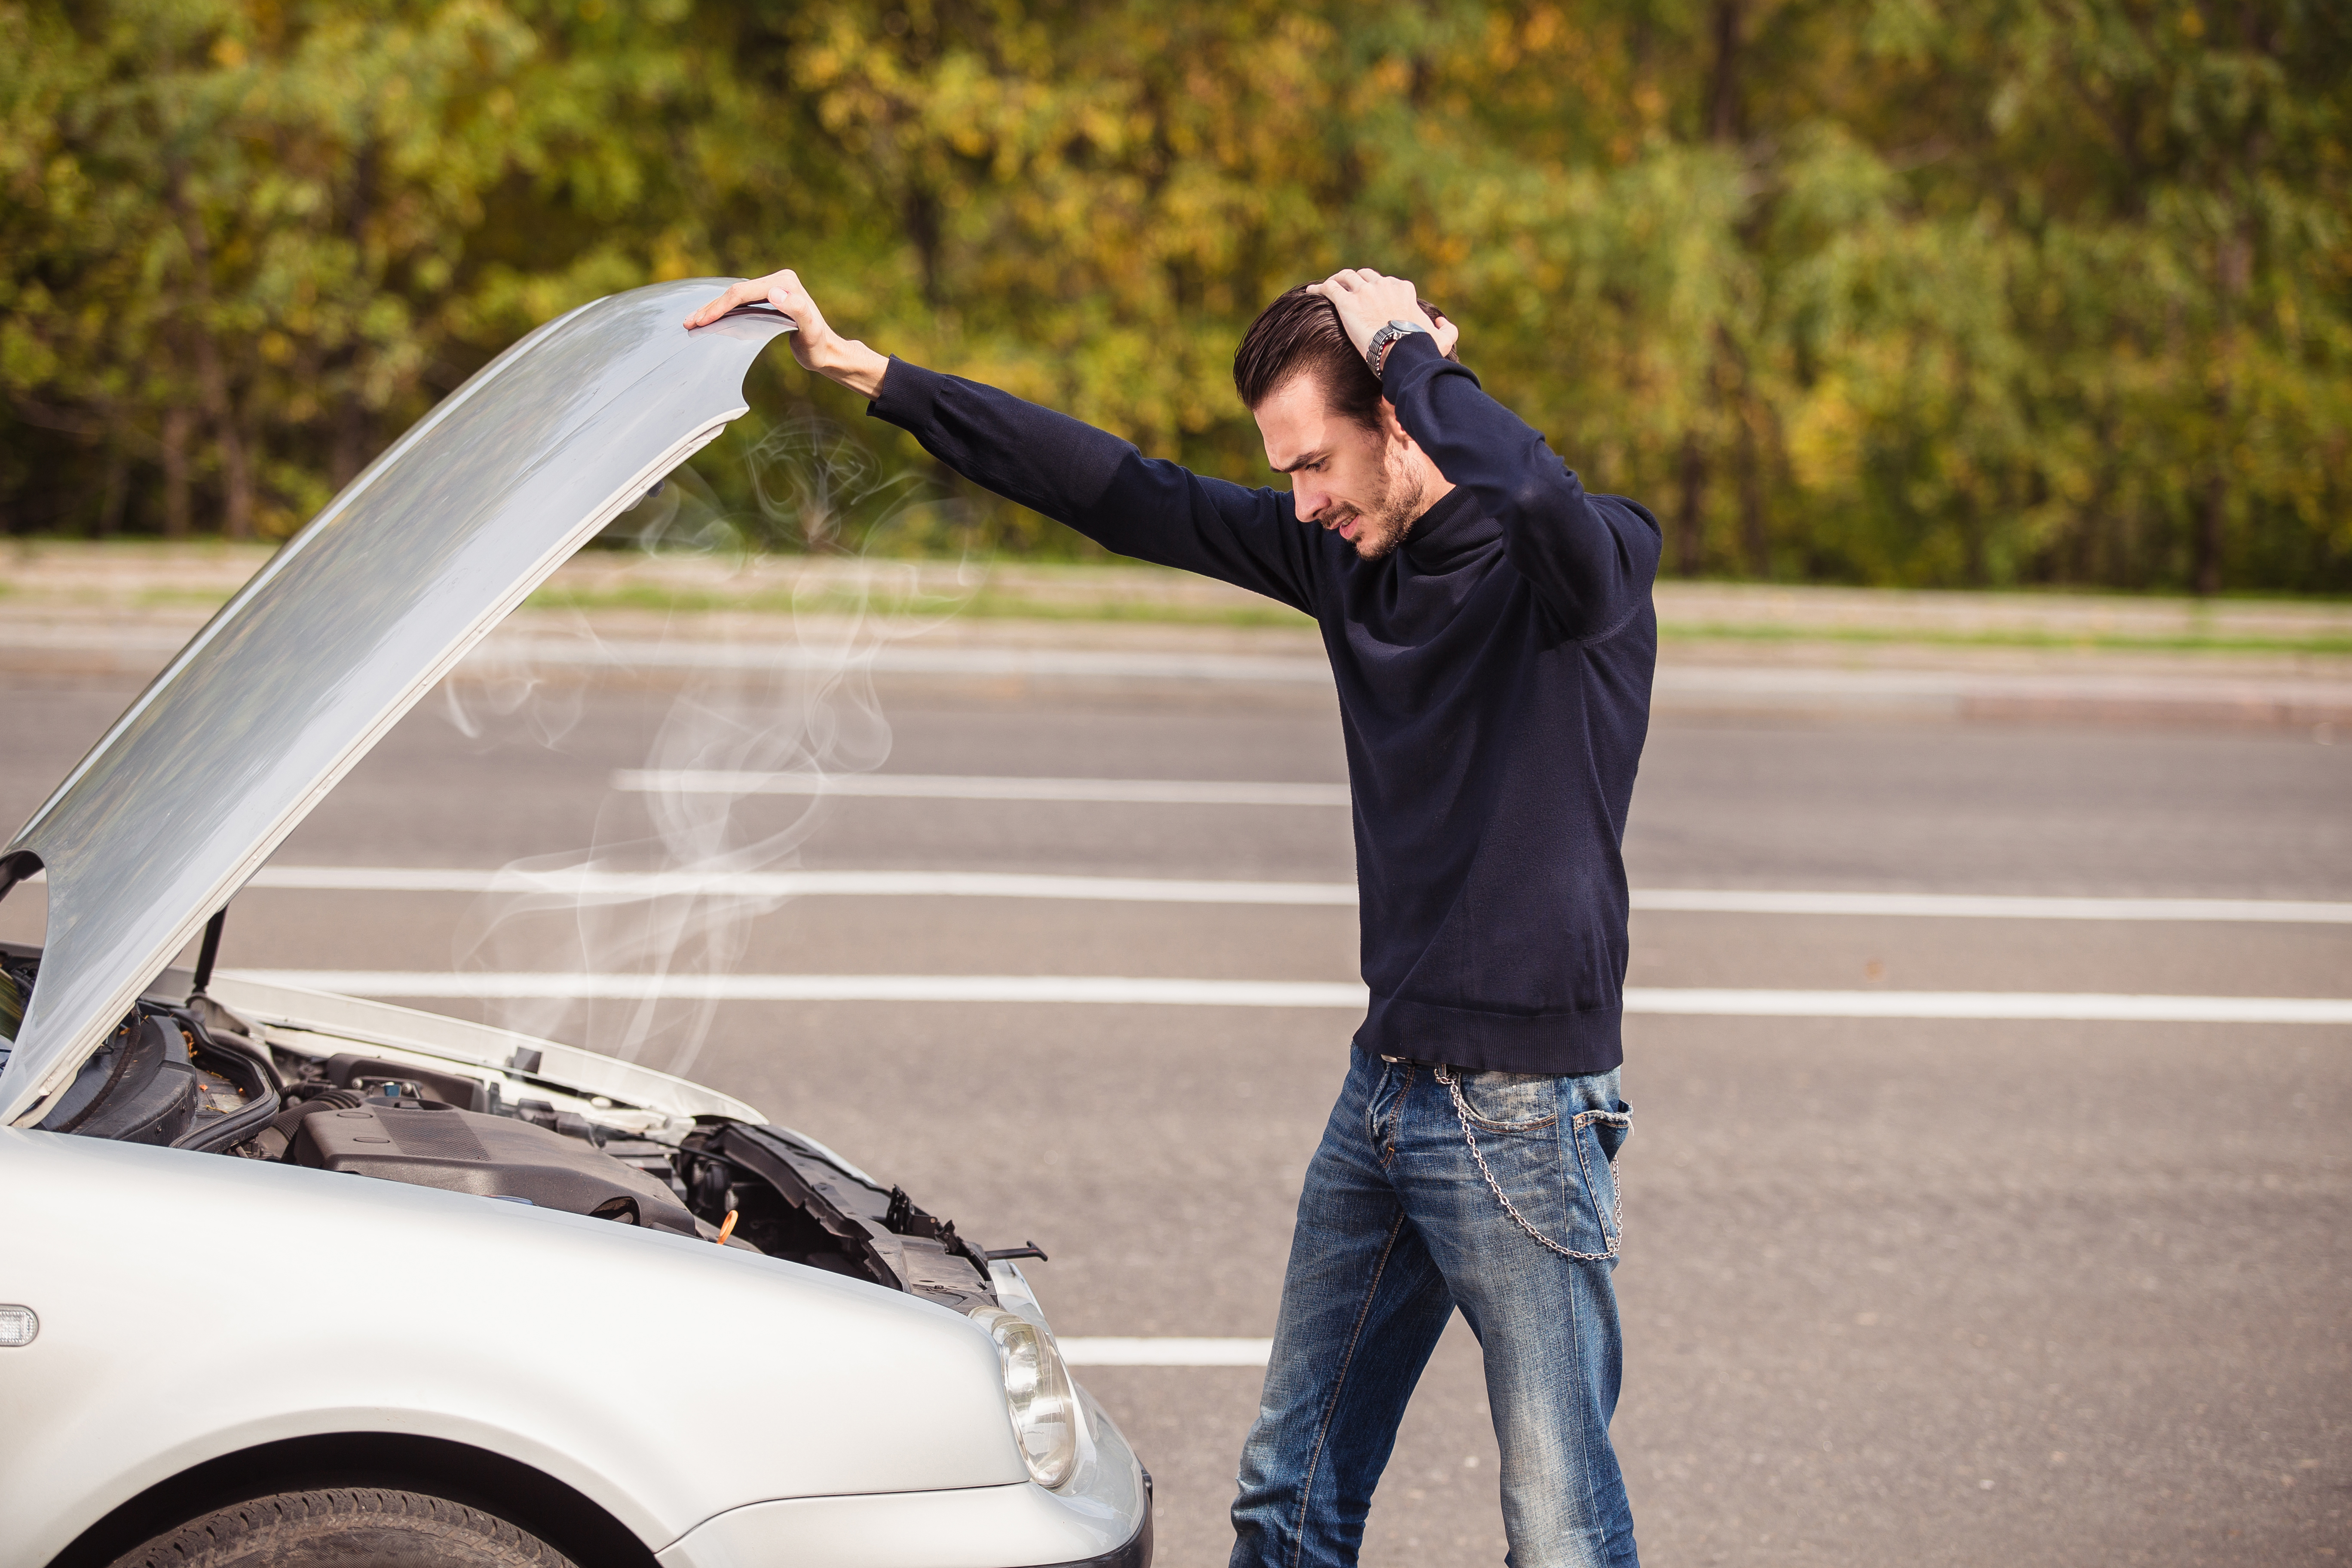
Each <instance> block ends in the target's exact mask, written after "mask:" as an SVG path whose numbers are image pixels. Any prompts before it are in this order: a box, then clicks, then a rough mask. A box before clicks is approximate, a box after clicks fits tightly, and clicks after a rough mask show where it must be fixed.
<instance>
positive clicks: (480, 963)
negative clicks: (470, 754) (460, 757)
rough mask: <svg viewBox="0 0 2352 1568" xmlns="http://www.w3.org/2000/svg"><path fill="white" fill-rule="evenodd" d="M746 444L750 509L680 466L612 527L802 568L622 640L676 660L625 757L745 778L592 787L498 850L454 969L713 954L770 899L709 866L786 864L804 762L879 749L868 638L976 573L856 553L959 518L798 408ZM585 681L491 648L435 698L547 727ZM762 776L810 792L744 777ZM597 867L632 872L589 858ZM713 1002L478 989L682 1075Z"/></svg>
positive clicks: (489, 725)
mask: <svg viewBox="0 0 2352 1568" xmlns="http://www.w3.org/2000/svg"><path fill="white" fill-rule="evenodd" d="M744 461H745V467H746V469H747V470H748V472H747V478H748V479H749V480H750V489H751V495H752V496H753V498H754V505H753V507H752V508H751V509H750V510H740V509H739V510H729V509H727V508H725V507H723V506H722V505H721V504H720V503H719V500H718V499H717V497H716V496H715V495H714V494H713V492H712V491H711V489H710V488H709V486H708V485H707V484H705V483H703V482H702V480H701V479H698V477H696V476H694V475H692V474H690V473H688V472H686V471H684V470H681V471H680V472H678V473H676V474H673V475H671V476H670V477H669V479H668V480H667V482H666V483H665V484H664V485H662V486H661V487H659V489H657V490H656V492H654V493H652V494H650V495H648V496H647V497H646V500H644V501H642V502H641V503H640V504H639V505H638V506H637V507H636V508H635V509H633V510H631V511H630V512H628V513H625V514H624V516H623V517H622V519H621V520H620V521H619V522H618V523H617V524H616V525H615V531H617V532H620V533H622V534H624V535H625V537H626V538H627V539H628V540H629V541H630V542H631V543H632V544H633V545H634V546H635V548H636V549H639V550H641V551H645V552H649V553H651V554H653V555H656V556H658V557H663V558H667V559H677V558H678V557H681V556H691V557H696V558H698V559H700V560H701V561H702V562H703V563H705V565H706V566H707V567H709V569H710V570H712V571H715V572H717V573H719V574H729V573H734V572H743V571H749V570H751V569H753V568H754V567H755V566H757V565H759V564H760V563H762V561H763V560H766V559H767V558H769V557H772V556H776V555H780V554H782V553H784V552H791V553H793V554H796V555H802V556H803V557H805V558H808V559H807V560H806V564H807V565H808V566H810V567H812V568H817V567H821V569H811V570H802V571H799V572H796V573H793V574H791V576H790V582H791V584H792V586H791V591H790V603H789V605H788V606H782V607H777V608H776V609H775V611H774V613H772V614H768V615H763V616H757V617H752V616H733V615H725V616H681V615H678V614H676V613H673V614H671V615H670V616H668V618H667V624H666V629H665V632H664V635H663V637H662V639H661V643H660V647H659V649H658V656H657V657H656V658H645V657H644V655H643V654H636V655H635V658H638V659H641V660H642V661H643V663H645V664H646V665H659V666H661V667H663V668H666V669H667V668H674V667H676V666H677V665H680V664H684V665H685V666H686V667H687V669H688V673H687V674H686V676H685V677H684V679H683V683H682V687H681V689H678V691H677V696H676V697H675V699H674V700H672V701H671V702H670V704H669V706H668V708H667V711H666V713H665V714H664V715H663V717H662V719H661V721H660V722H659V725H658V727H657V728H656V732H655V735H654V738H653V742H652V744H651V746H650V747H649V748H648V750H647V752H646V758H645V761H644V763H643V767H644V769H645V770H646V771H647V772H649V773H653V774H654V775H655V776H656V777H660V776H671V777H675V776H677V774H678V773H683V772H688V771H692V772H698V773H710V772H718V773H732V774H738V775H740V776H741V777H742V778H743V779H744V781H745V788H744V789H742V790H741V791H740V792H737V793H731V794H730V793H714V792H709V791H706V790H700V789H698V790H697V791H695V792H692V793H688V792H685V791H678V790H671V791H659V792H656V793H651V794H633V795H627V796H620V795H608V796H607V797H606V799H605V802H604V805H603V807H602V809H601V810H600V812H599V814H598V818H597V823H596V827H595V831H594V833H593V837H592V839H591V842H590V843H589V844H587V845H586V846H584V847H581V848H579V849H576V850H572V851H567V852H564V853H561V854H555V855H546V856H539V857H534V858H527V859H523V860H518V861H514V862H511V863H509V865H508V866H507V867H506V868H504V869H505V871H506V873H507V875H506V876H504V877H502V878H501V879H500V880H501V881H502V882H504V883H509V884H513V890H510V891H499V892H493V893H489V894H486V895H484V896H483V897H482V898H481V899H480V900H478V901H477V903H476V904H475V905H474V907H473V908H472V909H471V910H469V911H468V913H467V916H466V918H465V919H464V920H463V921H461V923H460V926H459V929H458V931H457V937H456V943H455V945H456V952H455V957H456V961H457V963H456V966H457V969H458V970H460V971H468V970H471V971H490V972H512V971H532V972H549V971H552V972H558V973H594V974H610V973H645V974H652V975H659V976H677V977H683V976H698V975H716V974H725V973H732V972H733V971H734V970H735V969H736V968H737V967H738V965H739V963H740V961H741V959H742V957H743V954H744V952H745V951H746V949H747V947H748V945H749V943H750V942H751V939H752V936H753V934H754V928H755V926H756V923H757V921H759V920H760V918H761V916H764V915H767V914H769V913H772V911H773V910H776V909H777V908H778V907H780V906H781V905H782V903H783V902H784V901H785V900H784V898H783V897H782V896H777V895H764V894H750V893H746V892H744V891H742V890H741V884H740V882H737V883H734V884H733V885H732V886H729V885H728V880H727V879H733V878H737V877H739V876H740V875H741V874H743V873H747V872H761V871H777V870H789V869H793V868H797V867H798V865H799V864H800V855H801V851H802V849H803V846H805V845H806V844H807V842H808V840H809V839H810V837H812V836H813V835H814V833H815V832H816V830H817V828H818V827H819V826H820V825H821V823H822V822H823V820H824V816H825V815H826V813H827V811H828V808H829V801H828V798H827V795H826V793H825V791H824V782H825V781H826V780H828V779H833V778H838V777H842V776H844V775H846V774H852V773H866V772H869V771H871V770H873V769H876V768H878V767H880V766H881V765H882V763H884V762H885V761H886V760H887V758H888V756H889V753H890V739H891V737H890V724H889V721H888V719H887V717H886V716H885V714H884V712H883V709H882V703H881V700H880V699H879V698H878V697H877V694H876V691H875V689H874V680H873V665H874V659H875V656H876V655H877V653H878V652H879V651H880V650H881V649H882V648H884V647H887V646H889V645H890V644H891V643H893V642H896V641H898V640H900V639H901V638H904V637H910V636H913V635H916V634H918V633H919V632H921V631H924V630H927V629H929V627H931V626H936V625H937V624H938V623H939V622H940V621H941V620H942V619H944V618H946V617H947V616H950V615H952V614H954V613H955V612H956V611H957V610H958V609H959V608H961V605H963V604H964V603H965V602H966V601H968V600H969V598H970V597H971V594H972V593H973V592H975V591H976V590H977V587H978V585H979V580H980V576H981V570H980V568H978V567H977V566H975V565H974V564H973V563H970V562H969V561H967V562H964V563H962V564H961V567H960V568H959V569H958V570H957V571H956V572H955V573H954V574H952V575H951V576H950V578H949V580H948V581H947V583H946V584H944V585H943V584H942V583H941V576H942V574H940V570H939V568H938V566H937V565H936V563H934V564H932V565H930V566H929V568H928V569H925V570H920V571H919V570H918V568H917V566H916V564H915V563H912V562H905V561H892V560H888V559H886V558H881V557H878V556H877V555H876V554H874V553H873V552H874V551H875V550H876V549H877V547H887V546H889V545H893V544H898V543H901V542H905V541H907V540H908V539H912V540H913V541H915V542H921V543H933V542H936V541H937V540H938V539H939V538H940V537H941V536H942V535H944V536H947V537H955V536H958V535H961V533H962V531H963V530H962V528H961V519H960V518H959V517H958V515H957V514H956V510H955V503H954V502H953V501H952V500H950V498H947V497H944V496H942V495H940V494H939V493H938V492H937V491H936V489H933V488H932V487H930V486H929V485H928V484H927V483H926V482H925V481H923V480H922V479H919V477H916V476H912V475H888V474H885V473H883V472H881V471H880V469H879V468H878V466H877V464H876V463H875V462H874V460H873V458H871V456H870V455H869V454H867V453H866V451H865V449H864V448H863V447H859V446H858V445H856V443H855V442H854V441H852V440H850V439H848V438H847V437H846V436H845V435H844V434H843V433H842V432H841V431H839V430H837V429H835V428H834V427H832V426H827V425H824V424H823V423H820V422H817V421H814V420H804V421H800V422H797V423H793V424H790V425H784V426H777V427H774V428H772V429H771V430H769V431H767V432H766V433H765V434H764V435H763V436H762V437H761V439H759V440H758V441H757V442H756V443H754V444H753V445H752V446H751V447H750V448H749V451H748V453H747V455H746V457H745V459H744ZM571 635H572V637H573V638H574V639H576V640H577V644H578V647H577V648H576V649H575V648H572V647H568V646H567V647H566V657H564V658H563V659H562V662H563V663H564V664H567V665H568V664H571V663H572V658H570V657H569V656H570V654H571V653H572V652H574V651H578V652H581V653H582V654H583V657H585V658H593V659H601V660H602V662H603V664H604V667H605V668H617V670H618V671H619V673H621V674H622V675H623V676H624V678H627V677H628V676H630V675H632V674H636V673H643V672H642V671H632V670H631V668H630V664H631V662H632V654H631V651H630V650H631V649H634V648H635V647H639V646H641V645H638V644H634V643H633V644H632V645H630V648H617V647H613V646H610V645H602V644H598V643H597V642H596V639H595V634H594V632H593V630H592V629H591V628H590V627H589V626H588V624H587V622H586V620H585V618H584V617H578V616H575V617H574V624H573V626H572V629H571ZM682 656H683V657H682ZM584 686H585V683H584V682H582V681H580V680H578V679H571V680H565V679H555V678H551V676H550V674H549V672H548V671H547V670H546V669H544V668H535V667H533V666H532V665H531V664H530V661H529V660H528V659H517V660H513V661H510V662H509V664H507V665H502V666H494V667H492V668H490V669H489V670H488V679H485V680H483V681H480V682H478V683H476V684H475V688H474V689H471V690H469V691H468V692H467V693H466V694H465V695H464V696H462V697H461V696H459V695H457V694H455V692H454V689H453V693H452V695H451V696H450V697H449V698H448V699H447V702H448V717H449V719H450V721H451V722H452V723H453V724H455V725H456V726H457V729H458V730H459V731H460V732H461V733H463V734H465V735H467V737H468V738H469V739H475V740H477V741H478V742H485V743H487V742H488V741H490V740H492V739H506V740H513V741H522V742H533V743H537V744H541V745H549V746H553V745H557V744H559V743H560V742H562V740H563V739H564V737H565V736H566V735H568V734H569V733H570V732H571V731H572V727H573V726H575V725H576V724H577V723H578V722H579V721H580V717H581V711H582V707H583V700H584ZM781 776H791V777H793V778H794V779H795V780H796V781H797V782H798V783H800V784H803V786H805V787H806V789H807V791H808V793H806V794H803V793H801V791H799V790H795V791H794V792H793V794H791V795H776V794H773V793H765V792H755V790H754V789H753V787H752V786H753V785H755V784H757V783H758V782H760V781H762V780H768V779H774V778H777V777H781ZM614 872H620V873H636V874H637V875H635V876H627V877H624V878H621V879H614V878H612V877H609V876H607V875H605V874H606V873H614ZM648 872H650V873H659V874H661V875H660V878H659V880H658V882H655V883H649V881H648V879H646V878H645V877H644V875H643V874H644V873H648ZM688 989H692V987H688ZM494 1006H495V1013H494V1016H493V1020H492V1021H494V1022H496V1023H498V1024H499V1025H501V1026H504V1027H507V1028H511V1029H516V1030H520V1031H521V1032H523V1033H525V1034H530V1035H536V1036H541V1037H548V1038H555V1039H563V1040H568V1041H571V1042H572V1043H576V1044H579V1045H582V1046H585V1047H588V1048H590V1049H592V1050H596V1051H601V1052H604V1053H605V1054H607V1055H611V1056H615V1057H619V1058H623V1059H625V1060H630V1061H639V1062H643V1063H645V1064H646V1065H647V1066H649V1067H655V1068H660V1069H661V1070H663V1071H666V1072H672V1073H681V1074H682V1073H686V1072H688V1071H689V1070H690V1069H691V1068H692V1067H693V1064H694V1062H695V1060H696V1058H698V1056H699V1054H700V1053H701V1050H702V1048H703V1047H704V1045H705V1043H706V1042H707V1040H708V1039H709V1033H710V1029H711V1027H712V1025H713V1023H714V1021H715V1018H716V1014H717V1009H718V1007H719V1004H718V1003H715V1002H712V1001H709V1000H702V999H694V1000H688V999H681V998H676V997H671V998H662V999H656V1000H646V1001H634V1002H621V1001H610V1000H603V1001H594V1002H590V1001H582V1000H572V999H563V998H526V999H516V1000H512V1001H507V1002H503V1003H499V1004H496V1005H494Z"/></svg>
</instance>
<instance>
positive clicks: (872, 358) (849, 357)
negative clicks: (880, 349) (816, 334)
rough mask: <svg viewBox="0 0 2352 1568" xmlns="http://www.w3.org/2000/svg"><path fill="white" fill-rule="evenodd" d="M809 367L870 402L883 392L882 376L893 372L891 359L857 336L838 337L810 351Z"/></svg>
mask: <svg viewBox="0 0 2352 1568" xmlns="http://www.w3.org/2000/svg"><path fill="white" fill-rule="evenodd" d="M809 368H810V369H811V370H813V371H814V372H816V373H817V374H819V375H821V376H823V377H824V378H825V379H826V380H827V381H831V382H835V383H838V384H841V385H843V386H845V387H847V388H849V390H850V391H852V392H855V393H856V394H858V395H860V396H862V397H864V398H865V399H866V401H868V402H869V403H870V402H872V401H873V400H874V399H875V398H877V397H879V396H881V395H882V378H883V377H884V376H886V375H887V374H890V359H889V356H888V355H887V354H877V353H875V352H874V351H873V350H872V349H869V348H867V347H866V345H865V344H864V343H862V342H858V341H857V340H856V338H835V339H834V340H833V341H832V342H828V343H826V344H824V347H823V348H822V349H819V350H817V351H815V352H814V353H811V354H810V356H809Z"/></svg>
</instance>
